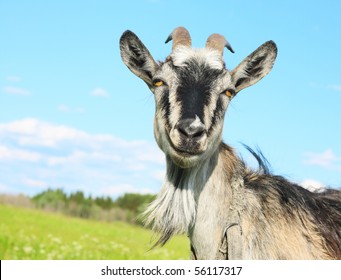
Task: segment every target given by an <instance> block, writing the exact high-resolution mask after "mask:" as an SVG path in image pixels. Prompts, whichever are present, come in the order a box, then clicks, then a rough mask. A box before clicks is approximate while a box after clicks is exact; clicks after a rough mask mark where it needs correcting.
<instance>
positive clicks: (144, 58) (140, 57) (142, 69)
mask: <svg viewBox="0 0 341 280" xmlns="http://www.w3.org/2000/svg"><path fill="white" fill-rule="evenodd" d="M120 49H121V57H122V60H123V62H124V64H125V65H126V66H127V67H128V68H129V69H130V70H131V71H132V72H133V73H134V74H135V75H137V76H138V77H140V78H141V79H142V80H144V81H145V82H146V83H147V85H148V86H152V77H153V75H154V73H155V71H156V70H157V68H158V65H157V63H156V62H155V61H154V59H153V57H152V56H151V54H150V53H149V51H148V49H147V48H146V46H145V45H144V44H143V43H142V42H141V41H140V39H139V38H138V37H137V36H136V35H135V34H134V33H133V32H131V31H129V30H127V31H125V32H124V33H123V34H122V36H121V39H120Z"/></svg>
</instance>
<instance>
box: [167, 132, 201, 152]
mask: <svg viewBox="0 0 341 280" xmlns="http://www.w3.org/2000/svg"><path fill="white" fill-rule="evenodd" d="M167 138H168V142H169V144H170V146H171V148H172V149H173V150H174V151H175V153H176V154H178V155H180V156H183V157H192V156H198V155H201V154H203V153H204V152H205V151H204V150H200V149H199V148H198V146H199V144H198V143H193V142H192V143H189V142H187V143H184V144H182V145H175V144H174V143H173V141H172V139H171V138H170V137H169V135H168V134H167Z"/></svg>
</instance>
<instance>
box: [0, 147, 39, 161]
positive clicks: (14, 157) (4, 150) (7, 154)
mask: <svg viewBox="0 0 341 280" xmlns="http://www.w3.org/2000/svg"><path fill="white" fill-rule="evenodd" d="M40 159H41V155H40V154H39V153H36V152H32V151H27V150H23V149H16V148H9V147H6V146H4V145H0V160H2V161H26V162H38V161H39V160H40Z"/></svg>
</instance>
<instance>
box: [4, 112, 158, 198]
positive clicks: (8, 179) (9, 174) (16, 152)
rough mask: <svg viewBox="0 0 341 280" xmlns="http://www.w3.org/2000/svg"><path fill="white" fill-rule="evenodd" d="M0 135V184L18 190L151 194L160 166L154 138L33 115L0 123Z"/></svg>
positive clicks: (25, 191)
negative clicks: (97, 130) (136, 137)
mask: <svg viewBox="0 0 341 280" xmlns="http://www.w3.org/2000/svg"><path fill="white" fill-rule="evenodd" d="M0 139H1V144H0V172H1V174H2V176H1V178H0V184H3V185H6V186H10V187H11V188H12V189H14V190H16V191H17V192H22V193H28V194H32V193H30V192H36V191H37V187H43V186H45V187H48V186H50V187H64V189H65V190H77V189H80V190H83V191H84V192H87V193H93V194H100V193H99V192H100V191H101V190H103V191H105V192H106V193H112V194H117V193H119V192H122V193H123V192H128V191H129V192H130V191H134V192H152V190H153V192H154V193H155V192H157V191H158V188H159V187H160V185H161V181H162V178H161V176H160V174H159V173H161V171H160V170H164V168H165V164H164V155H163V154H162V152H161V151H160V150H159V149H158V148H157V146H156V144H154V143H149V142H146V141H126V140H124V139H120V138H117V137H115V136H112V135H108V134H89V133H87V132H85V131H82V130H78V129H75V128H72V127H68V126H65V125H56V124H52V123H48V122H44V121H41V120H39V119H33V118H27V119H22V120H17V121H12V122H8V123H0ZM12 192H13V191H12Z"/></svg>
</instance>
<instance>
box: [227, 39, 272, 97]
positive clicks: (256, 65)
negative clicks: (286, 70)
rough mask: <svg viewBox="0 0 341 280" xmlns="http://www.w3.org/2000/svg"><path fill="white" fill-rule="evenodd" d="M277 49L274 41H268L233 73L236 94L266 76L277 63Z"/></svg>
mask: <svg viewBox="0 0 341 280" xmlns="http://www.w3.org/2000/svg"><path fill="white" fill-rule="evenodd" d="M276 56H277V47H276V44H275V43H274V42H273V41H268V42H266V43H264V44H263V45H261V46H260V47H259V48H258V49H256V50H255V51H254V52H253V53H251V54H250V55H249V56H248V57H246V58H245V59H244V60H243V61H242V62H241V63H240V64H239V65H238V66H237V67H236V68H235V69H233V70H232V71H231V76H232V80H233V82H234V86H235V88H236V93H237V92H239V91H240V90H242V89H244V88H246V87H249V86H251V85H253V84H255V83H257V82H258V81H259V80H260V79H262V78H263V77H264V76H266V75H267V74H268V73H269V72H270V70H271V69H272V66H273V64H274V62H275V59H276Z"/></svg>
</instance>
